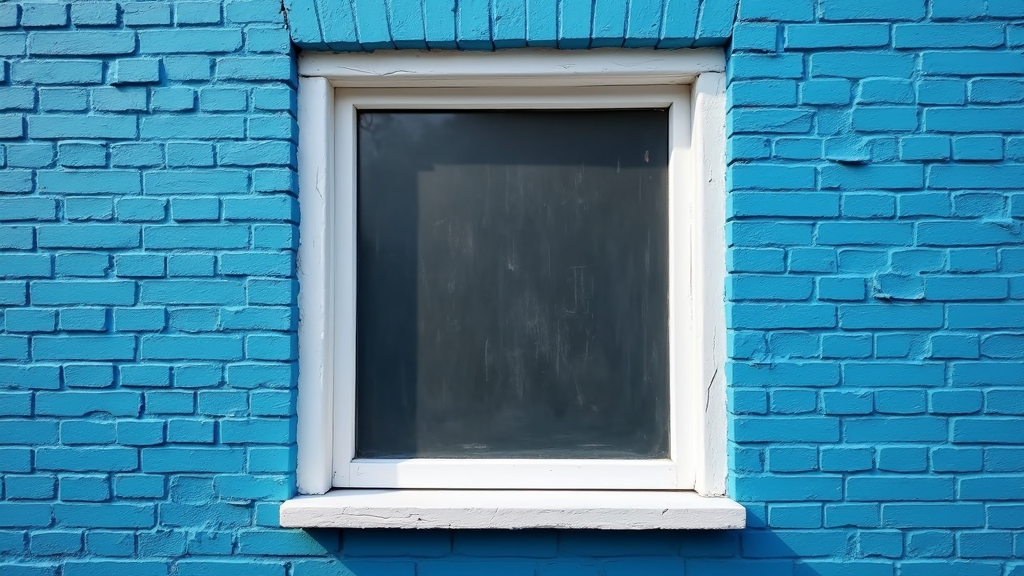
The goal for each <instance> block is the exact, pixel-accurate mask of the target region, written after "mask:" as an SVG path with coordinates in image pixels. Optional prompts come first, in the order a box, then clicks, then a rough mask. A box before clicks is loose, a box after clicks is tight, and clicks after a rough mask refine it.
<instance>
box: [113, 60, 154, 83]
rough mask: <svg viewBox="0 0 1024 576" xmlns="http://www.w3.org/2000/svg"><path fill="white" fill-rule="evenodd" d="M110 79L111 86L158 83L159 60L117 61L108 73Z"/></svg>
mask: <svg viewBox="0 0 1024 576" xmlns="http://www.w3.org/2000/svg"><path fill="white" fill-rule="evenodd" d="M110 77H111V81H110V83H111V84H113V85H121V84H154V83H157V82H160V60H158V59H156V58H131V59H127V58H126V59H121V60H117V61H115V62H114V65H113V67H112V69H111V71H110Z"/></svg>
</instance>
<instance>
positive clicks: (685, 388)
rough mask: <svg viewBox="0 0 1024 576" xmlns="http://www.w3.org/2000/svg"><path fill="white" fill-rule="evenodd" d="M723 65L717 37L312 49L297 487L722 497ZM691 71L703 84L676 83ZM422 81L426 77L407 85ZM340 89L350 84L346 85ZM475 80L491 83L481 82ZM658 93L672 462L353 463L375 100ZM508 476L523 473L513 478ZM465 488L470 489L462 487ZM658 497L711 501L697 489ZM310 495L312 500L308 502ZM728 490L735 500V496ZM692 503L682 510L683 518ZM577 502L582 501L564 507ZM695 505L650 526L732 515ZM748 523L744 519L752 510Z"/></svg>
mask: <svg viewBox="0 0 1024 576" xmlns="http://www.w3.org/2000/svg"><path fill="white" fill-rule="evenodd" d="M723 69H724V57H723V55H722V53H721V52H720V51H716V50H688V51H672V52H647V51H641V50H611V51H607V50H594V51H579V52H561V51H535V50H522V51H503V52H498V53H459V54H451V53H437V52H432V53H425V52H409V51H399V52H377V53H373V54H346V55H329V54H304V55H303V56H302V57H301V59H300V74H302V76H303V77H302V78H300V86H299V127H300V138H299V175H300V180H299V186H300V196H299V197H300V209H301V212H302V213H301V217H302V219H301V225H300V234H301V237H300V246H299V281H300V294H299V305H300V328H299V330H300V336H299V346H300V354H299V367H300V372H299V407H298V411H299V428H298V442H299V464H298V484H299V491H300V492H301V493H306V494H322V493H324V492H326V491H327V490H329V489H330V487H331V486H332V485H334V486H374V485H375V486H380V487H417V488H430V487H444V488H459V487H476V488H491V487H499V486H500V487H502V488H577V489H584V488H597V489H605V488H617V489H618V488H622V489H626V488H629V489H633V490H650V489H652V488H665V489H675V490H680V489H696V490H697V492H698V493H700V494H703V495H719V494H724V492H725V471H726V464H725V422H726V419H725V415H726V412H725V400H724V398H725V382H724V370H723V366H724V338H725V318H724V306H723V301H724V299H723V293H724V289H723V285H724V284H723V283H724V240H723V233H724V194H725V192H724V179H723V174H724V169H725V159H724V156H725V154H724V141H725V140H724V137H725V136H724V134H725V133H724V113H725V102H724V76H723V74H720V73H718V72H720V71H722V70H723ZM691 82H693V83H694V86H676V85H678V84H687V83H691ZM410 85H414V86H416V89H414V90H409V89H396V88H404V87H408V86H410ZM332 86H342V87H345V88H342V89H338V90H333V89H332V88H331V87H332ZM439 86H447V87H449V88H439ZM467 86H475V87H478V88H473V89H470V90H467V89H466V88H465V87H467ZM353 87H372V88H373V89H364V88H353ZM452 87H463V88H452ZM691 92H692V94H693V97H692V98H691ZM652 106H670V110H671V119H670V134H671V135H670V138H671V142H670V150H671V157H670V207H669V218H670V240H669V242H670V260H671V269H670V297H671V299H672V301H671V303H670V308H671V309H670V319H669V321H670V350H671V354H672V357H671V359H670V362H671V364H670V366H671V367H670V372H671V375H670V381H671V386H672V397H671V402H672V406H673V410H672V422H671V426H672V435H671V438H672V440H673V445H672V450H671V462H669V461H589V462H585V461H578V460H552V461H545V462H541V463H538V462H535V461H523V460H519V461H499V462H488V461H466V460H461V461H454V462H452V461H449V462H445V461H441V460H409V461H401V462H381V461H373V462H367V461H360V460H353V456H354V420H355V419H354V414H355V408H354V390H355V384H354V378H355V356H354V354H355V164H354V158H355V146H354V139H355V126H354V118H355V116H354V114H355V110H356V109H357V108H373V107H382V108H419V109H431V108H433V109H443V108H454V107H458V108H477V109H485V108H509V109H514V108H520V109H522V108H535V107H544V108H630V107H652ZM335 115H336V119H335V117H334V116H335ZM335 129H336V130H337V133H335ZM335 327H336V328H337V330H334V328H335ZM705 406H706V407H707V408H706V409H705ZM581 462H585V463H584V464H581ZM667 462H668V463H667ZM332 471H333V479H332ZM502 475H504V476H505V477H506V478H508V479H509V480H507V481H503V480H500V478H501V476H502ZM453 478H457V480H453ZM422 492H423V491H421V490H410V491H403V490H397V491H390V492H387V493H388V494H392V495H401V494H409V498H412V499H413V500H415V499H416V498H420V497H419V496H417V494H420V493H422ZM347 493H349V494H351V495H353V496H357V495H359V494H363V495H365V494H369V492H368V491H363V490H358V491H348V492H347ZM345 494H346V492H345V491H342V492H340V493H339V492H338V491H336V492H333V493H332V494H331V496H330V498H333V499H334V500H330V502H337V501H338V500H337V498H339V497H343V496H344V495H345ZM452 494H467V493H466V492H457V491H456V492H452ZM502 494H504V495H505V496H506V497H504V498H502V499H498V500H492V501H493V502H499V503H501V506H503V507H504V506H506V504H507V503H508V502H510V501H526V500H529V496H528V495H530V494H541V493H540V492H525V491H521V490H512V491H508V492H503V493H502ZM558 494H559V495H561V496H562V498H563V499H564V498H576V497H581V495H585V494H597V493H595V492H570V491H565V492H559V493H558ZM633 494H645V492H634V493H633ZM652 494H658V495H661V496H663V497H671V498H675V497H677V496H678V497H680V498H689V499H698V500H699V499H700V497H699V496H697V495H696V494H695V493H692V492H657V493H652ZM666 495H667V496H666ZM524 498H525V499H526V500H523V499H524ZM302 501H307V499H300V500H296V501H294V502H302ZM715 501H716V502H719V503H722V502H729V501H727V500H724V499H717V500H715ZM345 502H352V501H350V500H345ZM375 502H376V503H369V504H366V503H362V504H360V503H357V504H353V505H352V506H355V507H356V508H358V507H359V506H364V504H365V506H364V507H369V508H368V509H370V508H373V507H372V506H370V504H373V506H377V505H381V506H383V507H382V508H380V509H381V510H383V509H386V508H388V506H384V505H383V504H381V503H380V502H377V501H375ZM348 505H349V504H346V506H348ZM732 505H733V506H737V505H735V504H734V503H732ZM291 506H292V501H290V502H288V503H286V504H285V508H282V521H284V517H285V516H284V514H285V510H286V509H289V510H291V508H290V507H291ZM305 506H306V509H310V507H311V506H312V509H315V508H316V506H313V505H312V504H307V505H305ZM402 506H404V507H405V508H402ZM402 506H398V507H394V506H392V508H395V510H399V509H409V508H410V506H411V504H403V505H402ZM531 506H532V507H530V506H527V509H528V510H532V512H529V511H527V512H524V511H521V510H520V511H517V512H514V513H513V512H510V514H512V515H513V516H514V517H515V518H519V520H516V521H515V522H522V523H523V524H522V525H519V524H516V523H515V522H512V521H511V520H510V522H511V523H512V524H515V525H514V526H513V525H510V526H508V527H532V526H542V525H547V524H544V523H543V522H542V521H541V518H542V517H546V516H548V515H549V512H542V511H541V510H542V508H543V506H539V505H536V506H534V505H531ZM538 506H539V507H538ZM630 506H631V505H630ZM630 506H627V505H623V506H622V507H619V508H615V510H618V512H614V513H611V514H612V516H615V514H618V513H620V512H621V513H622V514H624V515H625V516H624V518H625V519H623V520H621V522H624V523H627V524H628V523H629V522H631V521H630V520H628V519H629V518H633V517H632V516H630V514H629V513H628V512H629V511H632V513H635V514H636V516H635V518H634V520H635V522H637V523H640V524H642V523H643V521H641V520H640V518H641V517H643V516H644V514H646V512H644V510H646V508H644V507H643V506H640V507H639V508H636V509H633V508H631V507H630ZM413 508H414V507H413ZM456 508H458V507H456ZM463 508H465V507H463ZM513 508H515V507H514V506H512V507H511V508H510V510H511V509H513ZM598 508H599V507H596V508H595V507H594V506H582V508H580V510H583V511H582V512H580V511H577V512H572V511H570V512H567V513H568V514H570V515H575V514H577V513H578V514H580V515H581V516H580V518H587V521H586V522H590V523H591V524H587V526H583V525H580V526H576V527H601V526H597V525H594V524H593V523H594V522H598V520H596V516H594V514H597V513H595V512H593V510H595V509H598ZM684 508H685V507H684ZM684 508H679V509H678V510H677V512H678V513H679V514H682V515H684V516H685V515H686V514H687V512H685V509H684ZM459 509H461V508H459ZM476 509H477V508H474V509H473V510H476ZM570 509H571V506H568V505H567V507H566V508H565V510H570ZM488 510H489V512H488V514H490V515H492V516H493V515H494V514H497V513H500V512H501V509H497V512H496V511H495V510H496V509H493V507H492V508H491V509H488ZM516 510H518V509H516ZM659 513H660V512H659ZM309 514H313V515H312V516H309ZM317 514H320V513H312V512H310V513H307V516H303V517H305V518H315V517H317ZM432 514H435V516H433V517H436V518H437V520H436V521H437V522H440V524H437V526H442V525H445V524H444V522H445V521H449V520H450V521H451V522H454V523H451V524H449V525H451V526H459V527H495V526H493V525H488V526H483V525H481V524H479V523H478V524H472V523H470V524H466V525H462V524H459V523H458V522H462V520H459V518H466V517H472V516H473V515H474V514H478V512H473V511H472V510H470V511H468V512H467V511H466V510H463V512H460V513H456V512H453V513H452V514H455V516H453V517H451V518H448V520H445V517H444V515H443V514H442V513H441V512H437V513H432ZM437 514H440V516H438V515H437ZM459 514H462V516H459ZM695 514H696V515H691V516H688V518H690V519H691V520H692V521H693V522H697V520H696V519H697V518H703V520H701V522H705V521H706V523H705V524H703V525H699V526H698V525H696V524H694V525H688V526H679V525H676V524H673V523H672V522H675V523H678V522H683V520H673V521H672V522H669V521H668V520H665V521H663V522H654V521H652V524H651V525H650V526H647V527H732V526H724V525H721V522H718V523H717V524H716V522H715V521H714V520H713V519H710V518H705V517H704V516H701V514H697V513H695ZM327 515H328V516H330V514H327ZM335 515H336V514H335ZM467 515H468V516H467ZM499 515H500V514H499ZM597 516H600V514H597ZM296 521H297V520H296ZM310 521H313V520H310ZM317 521H319V520H317ZM386 521H387V518H378V519H376V520H375V522H376V524H374V525H375V526H383V525H385V524H383V523H384V522H386ZM396 521H397V522H399V523H400V524H402V525H420V524H417V523H416V522H418V521H414V522H411V523H410V521H408V520H406V521H404V523H403V522H402V521H401V520H396ZM687 521H689V520H687ZM366 522H370V521H369V520H366ZM467 522H468V521H467ZM586 522H584V524H586ZM598 523H599V522H598ZM699 523H700V522H697V524H699ZM471 524H472V525H471ZM289 525H298V524H289ZM302 525H308V526H313V525H320V524H302ZM739 525H742V520H741V521H740V524H739ZM445 526H447V525H445ZM424 527H425V526H424ZM566 527H569V525H566ZM621 527H627V526H625V525H623V526H621ZM637 527H640V526H639V524H638V525H637Z"/></svg>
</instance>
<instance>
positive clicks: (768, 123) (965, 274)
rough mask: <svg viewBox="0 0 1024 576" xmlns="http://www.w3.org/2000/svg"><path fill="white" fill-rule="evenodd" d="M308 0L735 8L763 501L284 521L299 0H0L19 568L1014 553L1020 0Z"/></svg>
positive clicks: (427, 42) (917, 572)
mask: <svg viewBox="0 0 1024 576" xmlns="http://www.w3.org/2000/svg"><path fill="white" fill-rule="evenodd" d="M288 9H289V18H288V25H289V26H290V27H291V36H292V38H293V39H294V40H295V41H296V42H297V43H299V44H300V45H302V46H305V47H307V48H324V47H332V48H340V49H348V50H352V49H379V48H416V47H424V46H429V47H433V48H462V49H491V48H492V47H499V48H504V47H517V46H523V45H533V46H558V47H562V48H587V47H600V46H644V47H648V48H650V47H661V48H673V47H679V46H691V45H701V44H702V43H703V44H716V43H717V44H721V43H725V42H726V41H727V39H728V37H729V35H730V34H731V35H732V39H731V41H729V42H730V44H729V48H728V52H729V89H728V90H729V113H728V150H729V152H728V187H729V206H728V214H729V221H728V223H727V235H728V236H727V237H728V243H729V251H728V273H729V277H728V278H727V295H726V299H727V301H728V304H727V306H728V308H727V311H728V321H729V325H730V329H731V330H730V336H729V339H730V346H729V354H730V357H731V362H730V365H729V368H728V376H729V385H730V390H729V409H730V491H731V494H732V495H733V497H735V498H736V499H737V500H739V501H741V502H742V503H743V504H744V505H746V506H747V508H748V510H749V515H748V525H749V527H748V528H747V529H746V530H743V531H722V532H643V533H616V532H612V533H602V532H587V531H562V532H556V531H522V532H510V533H506V532H488V531H457V532H451V531H423V532H398V531H344V532H339V531H333V530H312V531H298V530H283V529H280V528H278V527H277V523H278V519H277V509H278V504H279V502H280V501H281V500H282V499H284V498H287V497H288V496H290V495H291V494H292V493H293V491H294V488H293V484H294V475H293V470H294V466H295V462H294V460H295V447H294V428H295V415H294V387H295V370H296V368H295V328H296V322H297V312H296V309H295V294H296V285H295V274H294V267H295V262H294V249H295V247H296V242H297V226H296V220H297V207H296V200H295V181H296V180H295V173H294V170H295V133H296V128H295V64H294V54H293V52H292V48H291V45H290V43H289V33H288V30H286V28H285V19H284V16H283V15H282V13H281V5H280V4H279V3H278V2H277V1H275V0H243V1H234V2H232V1H228V2H221V1H219V0H179V1H176V2H165V1H155V2H153V1H139V2H126V3H123V4H118V3H115V2H106V1H101V2H91V1H83V2H76V3H73V4H65V3H61V2H46V3H23V4H18V3H10V2H6V3H0V329H2V330H0V575H2V576H19V575H33V576H36V575H39V576H42V575H48V576H57V575H61V576H85V575H109V576H118V575H121V574H126V575H128V574H130V575H143V576H145V575H150V574H152V575H158V576H171V575H178V576H190V575H196V576H200V575H207V574H227V573H233V572H238V573H246V574H254V575H264V574H266V575H269V576H321V575H347V574H356V575H358V576H382V575H400V576H414V575H418V576H450V575H456V576H457V575H470V574H473V575H476V574H496V575H510V576H511V575H524V576H568V575H585V576H619V575H640V574H642V575H653V576H657V575H661V574H665V575H668V574H672V575H676V576H679V575H682V574H686V575H688V576H710V575H732V574H736V575H739V574H757V575H767V576H776V575H777V576H811V575H821V576H840V575H857V576H861V575H864V576H876V575H877V576H925V575H927V576H944V575H968V576H971V575H978V576H1022V575H1024V537H1022V531H1024V237H1022V225H1024V194H1022V189H1024V184H1022V183H1024V82H1022V81H1021V78H1022V77H1024V4H1022V3H1021V2H1020V1H1019V0H988V1H987V2H983V1H981V0H978V1H970V0H967V1H964V0H928V1H926V0H887V1H882V0H857V1H853V0H785V1H780V0H742V2H740V4H739V7H738V15H737V19H736V21H735V24H734V22H733V17H734V13H735V12H736V10H735V9H736V4H735V2H728V1H727V2H721V3H719V2H711V1H710V0H705V1H704V2H698V1H697V0H692V1H686V0H680V1H678V2H676V1H675V0H668V1H666V2H659V1H657V0H654V1H652V2H638V1H636V0H634V1H633V2H630V3H628V4H627V3H622V2H618V3H617V2H603V1H600V0H599V1H598V2H596V3H591V2H582V3H580V2H571V1H569V0H562V1H561V2H557V3H556V2H548V3H544V2H535V1H534V0H528V1H527V2H519V3H508V2H502V1H496V2H493V3H488V2H477V1H471V0H462V1H459V2H455V0H448V1H441V2H434V1H433V0H430V1H428V2H425V3H424V4H423V5H422V6H421V4H420V3H419V2H416V1H411V0H410V1H405V0H399V1H394V0H393V1H392V2H390V3H386V4H385V3H380V2H363V1H362V0H355V1H353V2H351V3H348V2H337V3H335V2H327V1H321V0H315V1H314V0H295V1H293V2H289V3H288ZM499 16H500V17H499ZM730 27H731V28H730ZM702 30H705V32H702ZM702 38H703V39H704V40H703V41H702V40H701V39H702Z"/></svg>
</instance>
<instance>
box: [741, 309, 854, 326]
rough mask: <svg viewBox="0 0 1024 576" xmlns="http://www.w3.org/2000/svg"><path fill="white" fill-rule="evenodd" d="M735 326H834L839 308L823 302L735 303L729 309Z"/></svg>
mask: <svg viewBox="0 0 1024 576" xmlns="http://www.w3.org/2000/svg"><path fill="white" fill-rule="evenodd" d="M727 317H728V318H729V319H730V325H731V327H732V328H734V329H736V328H751V329H764V328H797V329H799V328H831V327H834V326H835V325H836V316H835V307H834V306H827V305H820V304H735V305H733V306H730V307H729V308H728V309H727Z"/></svg>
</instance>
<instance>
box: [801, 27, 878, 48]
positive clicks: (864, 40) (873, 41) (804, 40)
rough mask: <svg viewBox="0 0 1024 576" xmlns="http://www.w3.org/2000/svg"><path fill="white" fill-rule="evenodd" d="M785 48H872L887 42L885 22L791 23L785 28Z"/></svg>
mask: <svg viewBox="0 0 1024 576" xmlns="http://www.w3.org/2000/svg"><path fill="white" fill-rule="evenodd" d="M785 36H786V48H787V49H790V50H792V49H797V50H799V49H807V48H810V49H817V48H854V47H859V48H873V47H877V46H885V45H887V44H889V26H888V25H885V24H791V25H789V26H786V28H785Z"/></svg>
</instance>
